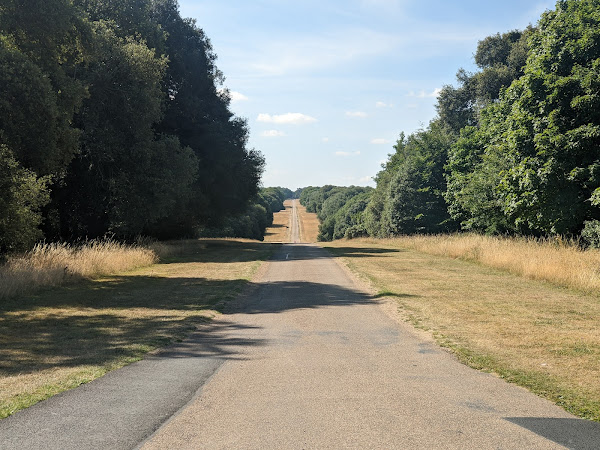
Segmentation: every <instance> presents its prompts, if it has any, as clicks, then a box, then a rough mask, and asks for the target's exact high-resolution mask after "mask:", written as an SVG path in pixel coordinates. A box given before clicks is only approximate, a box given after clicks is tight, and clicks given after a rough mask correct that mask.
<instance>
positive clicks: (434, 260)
mask: <svg viewBox="0 0 600 450" xmlns="http://www.w3.org/2000/svg"><path fill="white" fill-rule="evenodd" d="M431 244H432V245H431V247H432V248H434V247H435V248H438V251H440V252H441V250H439V247H440V245H441V244H440V242H439V241H438V242H437V243H436V244H435V245H433V244H434V243H431ZM420 245H421V247H420V248H421V250H420V251H417V250H415V249H414V247H415V244H414V243H412V244H411V243H410V242H406V241H405V240H402V239H400V240H373V239H357V240H352V241H336V242H332V243H327V244H324V246H325V247H326V248H329V249H330V250H331V251H332V252H333V253H334V254H335V255H337V256H338V257H340V258H342V260H343V261H344V262H345V263H346V264H347V265H348V266H349V268H350V269H351V270H353V271H354V272H355V273H357V274H358V275H359V276H361V277H363V278H364V279H366V280H367V281H368V282H370V283H371V285H372V286H373V287H374V290H375V291H374V295H375V296H376V297H390V298H394V299H395V300H396V301H397V303H398V306H399V311H400V313H401V315H402V316H403V317H404V318H405V320H408V321H410V322H411V323H413V324H414V325H415V326H417V327H419V328H422V329H424V330H428V331H429V332H430V333H432V335H433V336H434V337H435V338H436V340H437V341H438V342H439V343H440V344H441V345H442V346H445V347H447V348H449V349H451V350H452V351H453V352H454V353H455V354H456V355H457V357H458V358H459V359H460V360H461V361H463V362H465V363H466V364H468V365H470V366H472V367H475V368H477V369H482V370H485V371H490V372H495V373H497V374H498V375H499V376H501V377H503V378H505V379H506V380H508V381H510V382H514V383H517V384H519V385H521V386H524V387H527V388H528V389H530V390H531V391H533V392H535V393H537V394H539V395H541V396H543V397H546V398H548V399H550V400H552V401H554V402H555V403H557V404H558V405H561V406H563V407H564V408H565V409H567V410H568V411H570V412H572V413H574V414H577V415H579V416H581V417H585V418H589V419H593V420H597V421H598V420H600V296H599V294H598V292H597V291H596V292H587V293H586V292H583V291H582V290H569V289H567V288H564V287H559V286H557V285H553V284H551V283H549V282H545V281H539V280H529V279H527V278H525V277H526V276H529V275H528V274H521V275H515V274H512V273H509V270H512V268H511V267H508V268H506V269H505V270H499V269H496V268H491V267H486V266H485V265H483V264H481V263H475V262H472V261H466V260H461V259H458V258H456V257H455V258H451V257H445V256H437V255H430V254H427V253H425V252H424V251H423V250H422V248H423V247H422V245H423V242H421V243H420ZM411 246H412V248H411ZM531 258H532V259H534V258H535V255H531ZM547 263H548V261H546V264H547ZM514 265H515V266H518V265H519V262H518V261H515V263H514Z"/></svg>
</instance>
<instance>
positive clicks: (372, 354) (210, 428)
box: [142, 244, 600, 450]
mask: <svg viewBox="0 0 600 450" xmlns="http://www.w3.org/2000/svg"><path fill="white" fill-rule="evenodd" d="M238 308H239V310H240V312H239V313H236V314H232V315H228V316H227V320H228V321H230V322H233V323H235V324H237V325H238V327H236V328H232V327H224V328H223V332H222V333H220V339H221V340H229V341H232V342H237V345H234V346H231V347H228V350H229V351H230V352H231V353H230V354H229V355H228V360H227V362H225V363H224V364H223V365H222V366H221V367H220V368H219V370H218V372H217V373H216V374H215V376H213V377H212V378H211V379H210V380H209V381H208V382H207V383H206V384H205V385H204V386H203V388H202V389H201V390H200V391H199V392H198V394H197V395H196V396H195V397H194V399H193V400H192V401H191V402H190V403H189V404H188V405H187V406H186V407H185V408H183V409H182V410H181V411H179V412H178V413H177V414H176V415H175V416H174V417H173V418H172V419H171V420H169V421H168V422H167V423H166V424H165V425H164V426H163V427H161V428H160V429H159V430H158V431H157V432H156V433H155V434H154V435H153V436H152V437H151V438H150V439H149V440H148V441H147V442H146V443H145V444H144V445H143V446H142V448H143V449H144V450H149V449H164V448H169V449H177V448H211V449H212V448H231V449H238V448H244V449H250V448H252V449H262V448H290V449H306V448H356V449H363V448H381V449H390V448H427V449H430V448H444V449H447V448H457V449H469V448H473V449H485V448H490V449H500V448H504V449H524V448H541V449H552V448H564V446H566V447H568V448H577V449H584V448H585V449H597V448H599V446H600V425H599V424H597V423H592V422H587V421H584V420H579V419H576V418H575V417H573V416H571V415H569V414H567V413H566V412H564V411H563V410H561V409H560V408H558V407H556V406H555V405H553V404H551V403H549V402H547V401H545V400H543V399H540V398H538V397H537V396H535V395H533V394H530V393H529V392H527V391H525V390H524V389H521V388H519V387H516V386H514V385H509V384H507V383H505V382H504V381H502V380H501V379H499V378H497V377H495V376H493V375H490V374H484V373H480V372H477V371H475V370H472V369H469V368H467V367H466V366H464V365H462V364H460V363H458V362H457V361H456V360H455V359H454V358H453V357H452V356H451V355H449V354H448V353H447V352H445V351H444V350H441V349H439V348H438V347H436V346H435V345H433V344H431V343H429V342H427V341H426V340H423V339H422V338H420V337H419V336H418V335H417V334H416V333H415V332H414V331H413V330H412V328H411V327H410V326H408V325H405V324H399V323H398V322H397V321H395V320H393V318H391V317H390V316H389V315H388V314H386V312H385V311H384V308H383V306H382V305H378V304H377V302H376V301H375V300H374V299H372V298H370V297H369V295H367V294H365V293H364V292H363V291H361V290H360V289H358V288H357V287H356V284H355V283H354V281H353V280H352V279H351V278H350V277H349V276H348V275H347V273H346V272H345V271H344V270H342V269H341V267H340V266H338V264H337V263H336V262H335V261H334V260H333V259H332V258H331V257H329V255H328V253H326V252H325V251H324V250H323V249H321V248H319V247H317V246H313V245H307V244H289V245H284V246H282V248H281V250H280V252H279V253H278V254H277V255H276V257H275V259H274V260H273V261H271V262H270V264H269V266H268V268H267V270H266V272H265V273H264V274H263V277H262V280H261V287H260V288H258V290H257V291H256V292H253V293H250V294H249V295H248V298H246V299H245V300H244V299H243V300H241V304H240V305H239V306H238Z"/></svg>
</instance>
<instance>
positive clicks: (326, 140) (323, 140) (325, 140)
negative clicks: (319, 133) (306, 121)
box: [321, 137, 329, 142]
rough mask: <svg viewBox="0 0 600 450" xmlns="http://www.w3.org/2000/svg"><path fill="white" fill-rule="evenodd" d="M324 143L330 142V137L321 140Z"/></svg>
mask: <svg viewBox="0 0 600 450" xmlns="http://www.w3.org/2000/svg"><path fill="white" fill-rule="evenodd" d="M321 141H322V142H329V138H328V137H324V138H323V139H321Z"/></svg>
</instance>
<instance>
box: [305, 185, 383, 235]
mask: <svg viewBox="0 0 600 450" xmlns="http://www.w3.org/2000/svg"><path fill="white" fill-rule="evenodd" d="M299 191H300V192H301V194H300V203H301V204H302V205H303V206H304V207H306V210H307V211H308V212H317V215H318V217H319V220H320V221H321V224H320V225H319V235H318V236H317V238H318V240H320V241H331V240H332V239H340V238H342V237H345V236H346V234H347V232H348V230H352V231H350V233H349V235H351V236H361V235H363V234H364V226H363V211H364V209H365V208H366V206H367V204H368V202H369V198H370V197H371V194H372V192H373V189H372V188H368V187H366V188H365V187H359V186H349V187H340V186H331V185H327V186H323V187H314V186H309V187H305V188H302V189H301V190H299ZM296 192H298V191H296Z"/></svg>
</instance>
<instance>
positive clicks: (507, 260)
mask: <svg viewBox="0 0 600 450" xmlns="http://www.w3.org/2000/svg"><path fill="white" fill-rule="evenodd" d="M384 241H386V242H387V243H389V244H391V245H393V246H400V247H404V248H410V249H414V250H417V251H420V252H424V253H428V254H432V255H438V256H447V257H450V258H460V259H464V260H468V261H475V262H478V263H480V264H483V265H486V266H489V267H494V268H497V269H501V270H506V271H508V272H510V273H513V274H515V275H520V276H523V277H526V278H530V279H533V280H543V281H549V282H551V283H554V284H559V285H562V286H566V287H571V288H575V289H579V290H583V291H586V292H591V291H597V290H598V289H599V288H600V251H599V250H592V249H590V250H583V249H581V248H580V247H579V246H578V245H577V243H575V242H571V241H566V240H562V239H547V240H539V239H531V238H515V237H495V236H482V235H477V234H451V235H436V236H426V235H424V236H402V237H397V238H393V239H386V240H384Z"/></svg>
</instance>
